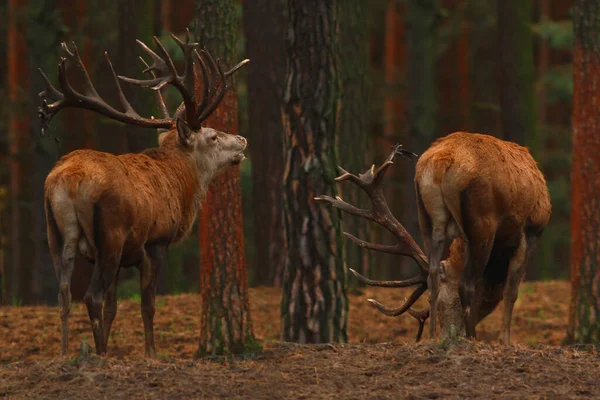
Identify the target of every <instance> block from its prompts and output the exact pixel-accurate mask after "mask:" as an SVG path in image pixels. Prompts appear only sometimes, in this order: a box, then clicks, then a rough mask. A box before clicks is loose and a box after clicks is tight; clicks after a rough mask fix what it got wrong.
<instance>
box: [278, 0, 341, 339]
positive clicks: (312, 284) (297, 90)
mask: <svg viewBox="0 0 600 400" xmlns="http://www.w3.org/2000/svg"><path fill="white" fill-rule="evenodd" d="M336 3H337V2H336V1H331V0H289V1H288V5H289V15H288V21H289V26H288V29H289V32H288V33H287V35H286V36H287V41H286V47H287V56H288V60H287V65H288V71H287V76H286V80H285V81H286V82H287V83H286V90H285V94H284V105H283V110H282V116H283V126H284V132H285V135H284V151H285V152H284V160H285V170H284V176H283V185H284V197H283V199H284V200H283V202H284V224H285V225H284V226H285V229H286V243H287V259H286V264H285V269H284V277H283V296H282V301H281V339H282V340H284V341H293V342H300V343H325V342H346V341H347V339H348V337H347V333H346V327H347V314H348V299H347V294H346V280H347V274H346V269H345V268H344V246H343V242H342V238H341V218H340V213H339V211H337V210H334V209H331V208H328V207H325V206H322V205H320V204H318V203H317V202H315V201H314V200H313V199H314V197H315V196H318V195H330V196H336V195H337V187H336V184H335V182H334V180H333V179H334V178H335V177H336V176H337V174H338V171H337V168H336V167H337V165H338V155H337V151H336V150H337V149H336V147H337V141H338V131H339V122H338V121H339V115H340V106H341V103H340V101H341V93H340V88H339V86H340V85H339V71H338V65H337V62H338V60H337V57H338V54H337V51H338V42H337V40H338V37H339V36H338V26H337V22H338V18H337V15H336V13H337V4H336Z"/></svg>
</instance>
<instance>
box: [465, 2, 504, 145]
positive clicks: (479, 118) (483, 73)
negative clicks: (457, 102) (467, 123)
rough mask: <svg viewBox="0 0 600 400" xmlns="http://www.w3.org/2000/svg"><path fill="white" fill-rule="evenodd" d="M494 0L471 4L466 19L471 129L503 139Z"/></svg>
mask: <svg viewBox="0 0 600 400" xmlns="http://www.w3.org/2000/svg"><path fill="white" fill-rule="evenodd" d="M496 1H497V0H488V1H471V2H470V3H469V6H468V11H467V16H468V17H467V18H468V19H469V23H470V25H471V35H470V54H471V56H470V60H469V63H470V67H469V70H470V81H471V82H472V92H471V107H470V108H471V110H470V115H471V124H472V125H471V127H472V128H471V129H472V130H473V132H480V133H487V134H489V135H493V136H497V137H502V131H501V128H500V105H499V98H498V96H499V95H498V89H499V85H498V78H497V75H498V67H497V66H498V62H497V52H498V43H497V39H498V32H497V29H498V27H497V5H496Z"/></svg>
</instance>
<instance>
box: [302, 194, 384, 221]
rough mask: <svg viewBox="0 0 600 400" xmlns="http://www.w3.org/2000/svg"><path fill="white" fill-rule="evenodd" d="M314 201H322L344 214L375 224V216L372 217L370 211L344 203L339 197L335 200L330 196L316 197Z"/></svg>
mask: <svg viewBox="0 0 600 400" xmlns="http://www.w3.org/2000/svg"><path fill="white" fill-rule="evenodd" d="M314 199H315V200H316V201H322V202H326V203H329V204H330V205H332V206H333V207H335V208H337V209H340V210H342V211H344V212H347V213H348V214H352V215H356V216H357V217H361V218H366V219H368V220H371V221H374V222H376V220H375V216H374V215H373V213H372V212H371V210H367V209H364V208H358V207H355V206H353V205H352V204H349V203H346V202H345V201H344V200H342V198H341V197H339V196H336V198H335V199H334V198H333V197H331V196H327V195H323V196H317V197H315V198H314Z"/></svg>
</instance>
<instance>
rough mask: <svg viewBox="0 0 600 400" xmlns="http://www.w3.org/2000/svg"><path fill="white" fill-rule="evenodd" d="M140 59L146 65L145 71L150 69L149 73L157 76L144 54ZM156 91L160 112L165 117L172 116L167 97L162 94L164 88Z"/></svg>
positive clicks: (154, 76)
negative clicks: (166, 101)
mask: <svg viewBox="0 0 600 400" xmlns="http://www.w3.org/2000/svg"><path fill="white" fill-rule="evenodd" d="M139 59H140V61H141V62H142V64H144V66H145V67H146V69H145V71H148V73H149V74H151V75H152V77H153V78H156V74H155V73H154V71H151V70H150V66H149V65H148V63H147V62H146V60H144V58H143V57H142V56H140V57H139ZM155 93H156V102H157V103H158V108H160V112H161V113H162V115H163V117H164V118H171V115H170V114H169V109H168V108H167V105H166V104H165V99H164V98H163V95H162V90H156V91H155Z"/></svg>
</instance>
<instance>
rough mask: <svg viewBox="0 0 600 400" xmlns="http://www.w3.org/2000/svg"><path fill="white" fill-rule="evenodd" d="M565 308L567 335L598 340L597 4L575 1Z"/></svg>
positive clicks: (599, 119) (599, 13)
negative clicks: (568, 274) (568, 287)
mask: <svg viewBox="0 0 600 400" xmlns="http://www.w3.org/2000/svg"><path fill="white" fill-rule="evenodd" d="M573 28H574V36H575V43H574V49H573V72H574V90H573V96H574V98H573V165H572V170H571V238H572V239H571V282H572V295H571V308H570V314H569V331H568V336H569V338H570V339H571V340H572V341H575V342H580V343H598V342H599V341H600V321H599V319H598V318H599V315H600V286H599V285H598V282H600V246H599V245H600V236H599V235H600V205H599V204H598V198H599V197H598V194H599V193H600V179H598V178H599V177H598V175H599V171H600V141H599V140H598V139H599V136H598V132H600V115H599V114H598V104H599V102H600V91H599V90H598V87H599V86H600V4H599V3H598V2H597V1H595V0H577V1H576V2H575V9H574V13H573Z"/></svg>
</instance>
